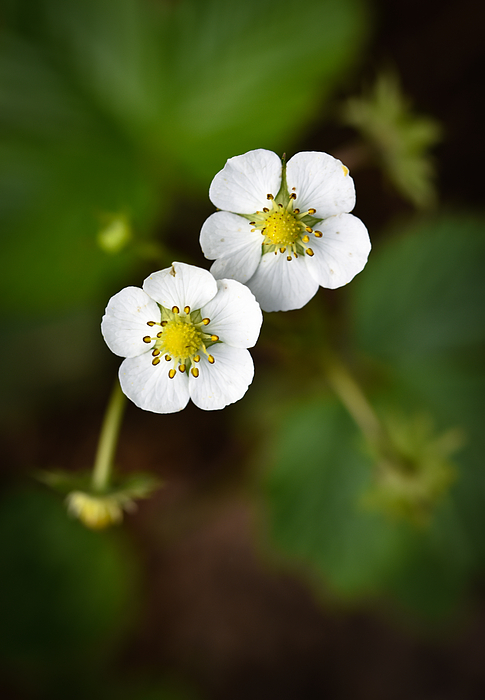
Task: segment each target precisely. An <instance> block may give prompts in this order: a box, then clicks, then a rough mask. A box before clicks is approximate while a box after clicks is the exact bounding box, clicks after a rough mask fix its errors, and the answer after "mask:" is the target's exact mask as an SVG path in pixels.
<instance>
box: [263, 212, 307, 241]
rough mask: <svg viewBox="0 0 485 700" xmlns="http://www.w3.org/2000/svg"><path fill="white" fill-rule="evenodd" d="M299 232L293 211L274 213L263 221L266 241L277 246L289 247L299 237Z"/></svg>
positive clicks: (299, 225) (300, 229) (300, 228)
mask: <svg viewBox="0 0 485 700" xmlns="http://www.w3.org/2000/svg"><path fill="white" fill-rule="evenodd" d="M301 232H302V226H301V224H300V222H299V221H297V220H296V218H295V215H294V214H293V211H288V210H287V209H283V210H282V211H276V212H274V213H273V214H271V215H270V216H268V218H267V219H266V221H265V229H264V234H265V236H266V239H268V242H269V241H271V243H273V244H274V245H277V246H287V245H291V244H292V243H294V242H295V241H296V240H297V239H298V238H299V237H300V235H301Z"/></svg>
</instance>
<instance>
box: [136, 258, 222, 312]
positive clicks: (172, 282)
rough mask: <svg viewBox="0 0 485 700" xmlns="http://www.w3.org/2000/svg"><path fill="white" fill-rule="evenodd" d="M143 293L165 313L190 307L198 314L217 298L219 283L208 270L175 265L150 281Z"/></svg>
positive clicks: (180, 264) (153, 276)
mask: <svg viewBox="0 0 485 700" xmlns="http://www.w3.org/2000/svg"><path fill="white" fill-rule="evenodd" d="M143 289H144V290H145V292H146V293H147V294H149V295H150V296H151V297H152V298H153V299H155V301H158V303H159V304H161V305H162V306H164V307H165V308H166V309H171V308H172V307H174V306H177V307H178V308H179V309H180V310H182V309H183V308H184V307H185V306H190V308H191V309H192V310H193V311H195V309H200V307H201V306H203V305H204V304H207V302H208V301H210V299H212V298H213V297H215V295H216V294H217V283H216V281H215V279H214V277H213V276H212V275H211V273H210V272H209V271H208V270H203V269H202V268H201V267H195V266H194V265H186V264H185V263H179V262H174V263H173V264H172V266H171V267H168V268H166V269H165V270H160V271H159V272H154V273H153V274H151V275H150V277H147V278H146V280H145V281H144V282H143Z"/></svg>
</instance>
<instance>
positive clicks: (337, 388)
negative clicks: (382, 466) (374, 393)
mask: <svg viewBox="0 0 485 700" xmlns="http://www.w3.org/2000/svg"><path fill="white" fill-rule="evenodd" d="M325 369H326V375H327V381H328V383H329V384H330V386H331V387H332V389H333V390H334V392H335V393H336V395H337V396H338V397H339V399H340V401H341V402H342V403H343V405H344V406H345V408H346V409H347V411H348V412H349V413H350V415H351V416H352V418H353V419H354V421H355V422H356V423H357V425H358V426H359V428H360V429H361V431H362V433H363V434H364V435H365V437H366V438H367V440H368V441H369V442H370V443H371V444H372V445H374V446H377V445H382V443H383V442H385V440H386V435H385V431H384V428H383V426H382V424H381V422H380V420H379V418H378V417H377V415H376V414H375V412H374V409H373V408H372V406H371V405H370V403H369V401H368V400H367V397H366V396H365V394H364V392H363V391H362V389H361V388H360V386H359V384H358V383H357V382H356V380H355V379H354V378H353V376H352V375H351V373H350V372H349V370H348V368H347V367H346V366H345V364H344V363H343V362H342V361H341V360H340V359H339V358H338V357H337V356H336V355H333V354H332V355H330V354H327V355H326V357H325Z"/></svg>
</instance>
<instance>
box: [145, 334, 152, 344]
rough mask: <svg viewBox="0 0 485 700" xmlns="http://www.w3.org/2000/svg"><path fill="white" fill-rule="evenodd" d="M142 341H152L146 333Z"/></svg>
mask: <svg viewBox="0 0 485 700" xmlns="http://www.w3.org/2000/svg"><path fill="white" fill-rule="evenodd" d="M143 342H144V343H151V342H152V338H151V336H149V335H146V336H145V337H144V338H143Z"/></svg>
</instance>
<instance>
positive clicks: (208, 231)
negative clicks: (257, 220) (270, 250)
mask: <svg viewBox="0 0 485 700" xmlns="http://www.w3.org/2000/svg"><path fill="white" fill-rule="evenodd" d="M252 228H253V227H252V226H251V225H250V223H249V221H247V219H244V218H243V217H242V216H238V215H237V214H230V213H229V212H227V211H218V212H216V213H215V214H212V215H211V216H209V218H208V219H207V220H206V221H205V222H204V225H203V226H202V230H201V232H200V245H201V248H202V251H203V253H204V255H205V257H206V258H208V259H209V260H216V262H215V263H214V264H213V265H212V267H211V273H212V274H213V275H214V277H215V278H216V279H222V278H223V277H229V278H231V279H236V280H239V282H246V280H248V279H249V278H250V277H251V276H252V275H253V274H254V272H255V270H256V268H257V266H258V263H259V261H260V259H261V250H262V249H261V246H262V244H263V236H262V235H261V232H260V231H254V232H251V229H252ZM216 258H217V259H216Z"/></svg>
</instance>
